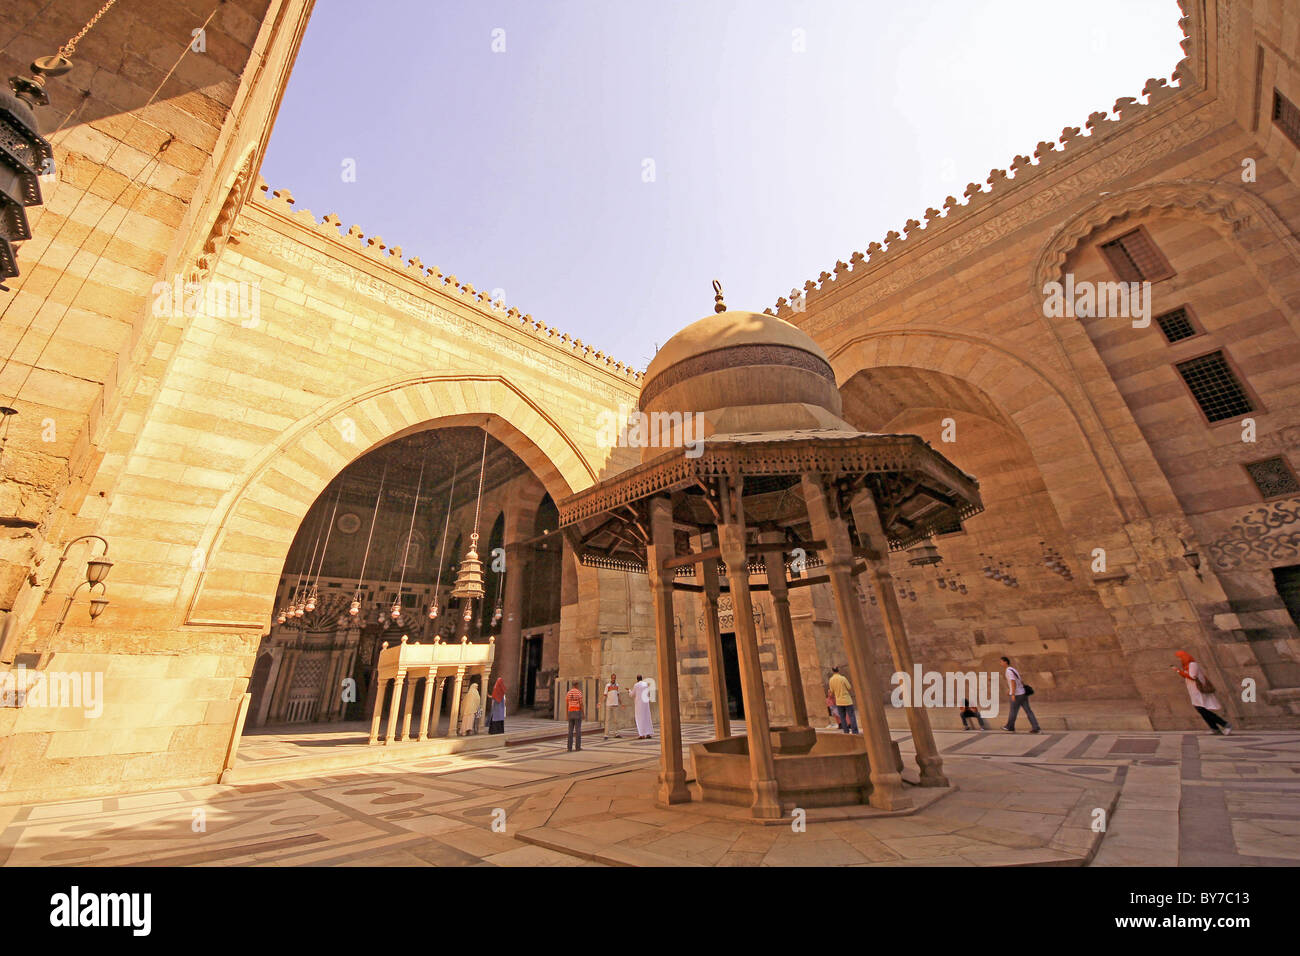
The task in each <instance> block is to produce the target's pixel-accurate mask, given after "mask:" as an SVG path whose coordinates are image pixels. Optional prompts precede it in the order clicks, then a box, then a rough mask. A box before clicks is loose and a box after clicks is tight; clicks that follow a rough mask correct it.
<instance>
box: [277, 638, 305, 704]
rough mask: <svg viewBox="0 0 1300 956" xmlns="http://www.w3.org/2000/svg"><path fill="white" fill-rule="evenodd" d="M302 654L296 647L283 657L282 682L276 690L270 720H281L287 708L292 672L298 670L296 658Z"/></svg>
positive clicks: (291, 684) (291, 687) (291, 686)
mask: <svg viewBox="0 0 1300 956" xmlns="http://www.w3.org/2000/svg"><path fill="white" fill-rule="evenodd" d="M301 654H302V651H300V650H299V649H298V648H296V647H291V648H289V649H288V650H287V651H286V652H285V655H284V664H283V665H282V666H281V668H280V671H281V673H282V674H283V680H281V682H280V686H279V687H278V688H276V700H275V705H274V707H272V709H271V719H272V720H274V721H279V720H281V719H283V717H284V712H285V711H286V710H288V708H289V692H290V691H291V690H292V689H293V672H294V671H295V670H297V669H298V657H299V656H300V655H301Z"/></svg>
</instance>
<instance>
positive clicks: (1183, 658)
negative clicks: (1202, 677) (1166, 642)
mask: <svg viewBox="0 0 1300 956" xmlns="http://www.w3.org/2000/svg"><path fill="white" fill-rule="evenodd" d="M1174 657H1176V658H1178V660H1179V661H1180V662H1181V663H1182V665H1183V667H1182V669H1181V670H1180V671H1179V672H1178V673H1179V674H1181V675H1182V676H1183V677H1186V678H1187V679H1188V680H1191V679H1192V675H1191V674H1189V673H1187V671H1188V669H1189V668H1190V667H1191V664H1192V661H1194V660H1195V658H1194V657H1192V655H1191V654H1188V653H1187V652H1186V651H1177V652H1176V653H1175V654H1174Z"/></svg>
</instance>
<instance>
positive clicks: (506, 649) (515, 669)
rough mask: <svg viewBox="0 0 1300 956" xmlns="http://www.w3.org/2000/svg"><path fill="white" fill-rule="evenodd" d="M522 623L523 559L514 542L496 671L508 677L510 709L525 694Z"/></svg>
mask: <svg viewBox="0 0 1300 956" xmlns="http://www.w3.org/2000/svg"><path fill="white" fill-rule="evenodd" d="M523 623H524V558H523V555H522V553H520V550H519V548H518V547H517V546H516V545H514V544H507V545H506V587H505V595H504V596H503V598H502V602H501V636H500V637H499V638H497V650H496V673H497V676H498V677H502V678H505V682H506V700H507V701H510V695H511V694H514V695H515V699H514V701H510V708H509V709H510V710H511V712H514V711H516V710H518V709H519V706H520V704H521V703H522V701H523V699H524V697H523V693H524V689H523V686H522V682H523V679H522V677H521V676H520V673H519V669H520V661H521V660H522V658H523V640H524V638H523V633H522V631H523Z"/></svg>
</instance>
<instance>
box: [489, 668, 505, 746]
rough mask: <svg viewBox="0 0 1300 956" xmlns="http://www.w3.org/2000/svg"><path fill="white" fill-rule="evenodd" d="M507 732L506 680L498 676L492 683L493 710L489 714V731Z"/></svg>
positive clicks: (495, 732) (492, 732)
mask: <svg viewBox="0 0 1300 956" xmlns="http://www.w3.org/2000/svg"><path fill="white" fill-rule="evenodd" d="M505 732H506V682H505V678H503V677H498V678H497V682H496V683H495V684H493V685H492V712H491V714H490V715H489V723H488V733H490V734H504V733H505Z"/></svg>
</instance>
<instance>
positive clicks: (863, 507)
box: [852, 489, 949, 787]
mask: <svg viewBox="0 0 1300 956" xmlns="http://www.w3.org/2000/svg"><path fill="white" fill-rule="evenodd" d="M852 510H853V523H854V525H856V526H857V531H858V545H859V547H860V548H861V549H862V551H863V552H864V556H865V558H866V560H867V573H868V574H870V575H871V586H872V587H873V588H875V590H876V600H878V601H879V602H880V616H881V618H882V619H883V620H884V624H885V637H886V639H888V641H889V651H890V653H891V654H892V655H893V658H894V670H895V671H898V672H900V673H903V674H907V675H908V681H909V683H910V681H911V678H912V675H913V673H914V671H913V668H912V665H913V660H912V647H911V645H910V644H909V643H908V640H907V629H906V628H905V627H904V626H903V612H902V610H901V609H900V608H899V606H898V594H897V592H896V591H895V590H894V578H893V575H892V574H891V573H890V570H889V540H888V539H887V538H886V537H885V531H884V527H883V526H882V525H881V523H880V512H879V510H878V509H877V507H876V499H875V498H874V497H872V495H871V492H870V491H868V490H866V489H863V490H862V491H860V492H858V493H857V494H856V495H854V496H853V503H852ZM913 690H915V688H913ZM910 703H911V702H910V701H909V702H908V706H906V707H905V709H906V711H907V726H908V729H910V730H911V731H912V742H913V743H914V744H915V745H916V765H917V767H918V768H920V771H921V786H923V787H946V786H948V785H949V784H948V778H947V777H945V776H944V775H943V757H941V756H940V755H939V747H938V745H937V744H936V743H935V742H934V731H933V730H931V728H930V714H929V712H928V711H927V710H926V709H925V708H924V707H912V706H910Z"/></svg>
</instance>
